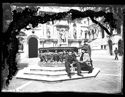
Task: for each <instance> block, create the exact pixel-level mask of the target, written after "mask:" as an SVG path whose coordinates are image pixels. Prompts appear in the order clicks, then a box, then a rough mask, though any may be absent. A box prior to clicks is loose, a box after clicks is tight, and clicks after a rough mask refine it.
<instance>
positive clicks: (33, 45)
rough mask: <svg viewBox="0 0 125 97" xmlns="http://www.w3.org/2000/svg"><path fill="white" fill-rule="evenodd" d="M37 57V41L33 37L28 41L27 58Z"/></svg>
mask: <svg viewBox="0 0 125 97" xmlns="http://www.w3.org/2000/svg"><path fill="white" fill-rule="evenodd" d="M35 57H38V40H37V39H36V38H35V37H31V38H30V39H29V58H35Z"/></svg>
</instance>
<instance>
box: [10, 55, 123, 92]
mask: <svg viewBox="0 0 125 97" xmlns="http://www.w3.org/2000/svg"><path fill="white" fill-rule="evenodd" d="M92 57H93V64H94V66H95V67H98V68H100V73H99V74H98V76H96V77H95V78H85V79H77V80H68V81H61V82H52V83H50V82H43V81H31V80H24V79H16V78H15V77H14V78H13V80H12V81H11V84H10V86H9V90H10V91H12V90H13V91H14V90H15V91H16V92H24V93H25V92H48V91H51V92H80V93H84V92H89V93H91V92H95V93H121V90H122V70H123V69H122V65H123V64H122V57H119V60H114V56H108V55H103V56H99V57H98V56H95V57H94V56H92ZM32 60H34V59H31V60H30V61H31V63H32V65H33V61H32ZM37 60H38V59H37ZM34 61H35V60H34ZM34 87H35V88H34ZM9 90H8V91H9ZM15 91H14V92H15Z"/></svg>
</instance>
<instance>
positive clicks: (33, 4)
mask: <svg viewBox="0 0 125 97" xmlns="http://www.w3.org/2000/svg"><path fill="white" fill-rule="evenodd" d="M10 4H11V5H15V6H63V7H125V6H124V5H121V4H60V3H10Z"/></svg>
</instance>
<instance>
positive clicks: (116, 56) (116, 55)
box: [114, 47, 118, 60]
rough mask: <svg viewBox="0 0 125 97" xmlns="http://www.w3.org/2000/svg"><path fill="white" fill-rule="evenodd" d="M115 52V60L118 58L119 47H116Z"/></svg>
mask: <svg viewBox="0 0 125 97" xmlns="http://www.w3.org/2000/svg"><path fill="white" fill-rule="evenodd" d="M114 53H115V60H118V49H117V47H116V48H115V50H114Z"/></svg>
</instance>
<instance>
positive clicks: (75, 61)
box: [65, 55, 81, 77]
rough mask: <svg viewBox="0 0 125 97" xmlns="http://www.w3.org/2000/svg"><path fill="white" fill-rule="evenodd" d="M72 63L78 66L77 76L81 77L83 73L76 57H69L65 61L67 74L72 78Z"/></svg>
mask: <svg viewBox="0 0 125 97" xmlns="http://www.w3.org/2000/svg"><path fill="white" fill-rule="evenodd" d="M72 63H73V64H76V67H77V74H78V75H80V73H81V67H80V63H79V62H78V60H77V59H76V57H75V56H74V55H67V56H66V60H65V67H66V72H67V73H68V76H69V77H71V71H70V64H72Z"/></svg>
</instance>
